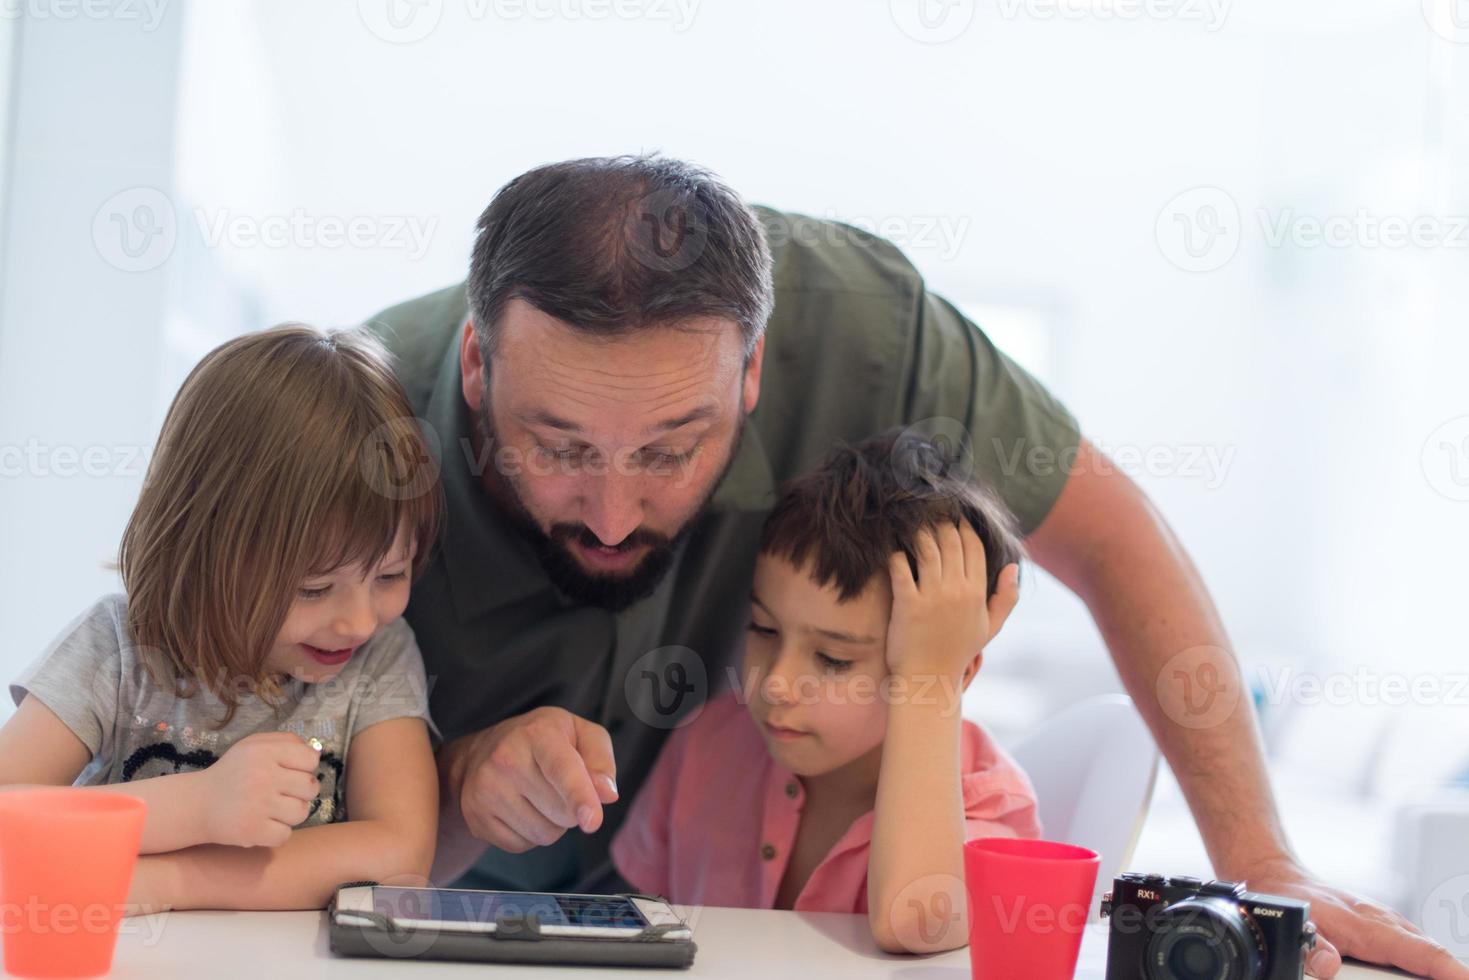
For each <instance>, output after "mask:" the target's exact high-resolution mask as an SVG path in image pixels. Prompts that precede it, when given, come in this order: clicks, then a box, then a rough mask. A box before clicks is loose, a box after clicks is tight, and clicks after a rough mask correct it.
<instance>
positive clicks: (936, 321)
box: [905, 290, 1081, 535]
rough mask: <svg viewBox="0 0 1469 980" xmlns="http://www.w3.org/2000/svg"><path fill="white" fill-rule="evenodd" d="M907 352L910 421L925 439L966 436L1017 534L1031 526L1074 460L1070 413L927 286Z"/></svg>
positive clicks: (1076, 438) (1076, 433)
mask: <svg viewBox="0 0 1469 980" xmlns="http://www.w3.org/2000/svg"><path fill="white" fill-rule="evenodd" d="M912 356H913V378H914V381H913V384H912V387H911V389H910V400H909V402H908V404H907V406H906V408H905V414H906V415H907V421H908V423H909V424H915V423H927V425H928V426H931V427H932V429H933V431H932V432H928V431H926V430H925V427H924V426H920V427H919V430H918V431H922V432H923V434H925V435H928V436H930V437H931V438H941V437H948V438H949V439H963V438H965V437H966V436H967V438H968V440H969V445H970V448H971V451H972V454H973V462H974V473H975V475H976V476H978V477H980V478H982V479H983V480H984V481H986V482H987V483H988V484H989V485H990V486H992V487H993V488H994V489H995V491H996V492H997V493H998V494H999V496H1000V497H1001V499H1003V500H1004V502H1005V504H1006V506H1008V507H1009V508H1010V510H1011V512H1012V513H1014V514H1015V518H1016V521H1017V522H1018V524H1019V529H1020V532H1021V534H1022V535H1028V534H1029V533H1030V532H1031V531H1034V530H1035V529H1036V527H1038V526H1039V525H1040V523H1041V521H1043V520H1045V517H1046V514H1047V513H1049V512H1050V509H1051V506H1052V505H1053V504H1054V503H1055V502H1056V498H1057V497H1059V496H1060V494H1061V488H1062V487H1063V486H1064V485H1065V483H1066V478H1067V475H1068V474H1069V472H1070V470H1071V469H1072V468H1073V467H1074V465H1075V457H1076V450H1077V446H1078V445H1079V444H1080V440H1081V434H1080V430H1079V429H1078V427H1077V423H1076V419H1075V418H1074V417H1073V416H1072V415H1071V413H1070V412H1069V411H1067V409H1066V407H1065V406H1064V405H1063V404H1061V402H1060V401H1058V400H1057V399H1056V398H1055V396H1053V395H1052V394H1051V393H1050V392H1049V391H1048V390H1046V387H1045V386H1044V385H1042V384H1041V383H1040V382H1039V381H1037V380H1036V379H1035V378H1034V377H1033V376H1031V375H1030V373H1029V372H1027V371H1026V370H1025V369H1024V368H1022V367H1021V366H1020V365H1019V364H1016V363H1015V361H1013V360H1012V359H1011V358H1010V357H1009V356H1008V355H1006V354H1005V353H1004V351H1002V350H1000V349H999V348H998V347H996V346H995V345H994V343H993V342H991V340H990V339H989V337H988V336H986V335H985V333H984V331H983V330H981V329H980V328H979V327H978V326H977V325H976V324H975V323H974V322H973V321H971V320H969V319H968V318H967V317H965V316H964V315H963V314H962V313H960V312H959V311H958V310H957V309H955V308H954V306H953V305H952V304H950V303H949V302H948V301H946V300H944V299H943V298H942V297H940V296H937V295H935V294H933V293H931V292H928V291H927V290H924V292H923V294H922V296H921V298H920V301H919V304H918V325H917V330H916V334H915V349H914V351H913V355H912ZM955 423H957V424H955ZM961 426H962V430H961V428H960V427H961ZM948 430H952V431H948Z"/></svg>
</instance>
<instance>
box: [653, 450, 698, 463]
mask: <svg viewBox="0 0 1469 980" xmlns="http://www.w3.org/2000/svg"><path fill="white" fill-rule="evenodd" d="M697 451H698V447H695V448H693V449H690V450H689V451H688V452H684V453H676V452H674V451H673V450H671V449H644V450H643V457H644V458H645V459H647V460H648V461H650V462H652V463H656V464H659V465H662V466H682V465H683V464H684V463H687V462H688V461H689V460H691V459H693V458H694V453H695V452H697Z"/></svg>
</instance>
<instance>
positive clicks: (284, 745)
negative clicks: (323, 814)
mask: <svg viewBox="0 0 1469 980" xmlns="http://www.w3.org/2000/svg"><path fill="white" fill-rule="evenodd" d="M320 756H321V753H320V752H319V751H318V750H316V749H314V748H312V747H311V745H309V744H307V742H306V741H305V740H304V739H302V738H301V737H300V736H299V735H296V734H293V733H291V732H259V733H257V734H255V735H249V736H247V737H245V738H242V739H240V740H239V741H238V742H236V743H235V744H234V745H232V746H230V747H229V749H228V750H226V752H225V754H224V755H222V756H221V757H220V759H219V761H218V762H216V763H214V765H212V766H210V767H209V768H208V769H205V770H204V771H203V772H201V773H198V774H197V775H198V776H200V777H202V781H201V783H200V786H201V788H202V790H203V793H202V803H201V810H202V814H203V820H204V826H205V829H206V832H207V834H208V837H209V840H210V841H212V842H213V843H216V844H233V845H235V846H237V847H257V846H264V847H277V846H279V845H281V844H284V843H285V842H286V841H288V840H290V837H291V830H292V828H294V827H295V826H296V825H297V824H298V823H300V822H301V821H303V820H305V819H306V817H307V815H308V814H309V813H310V812H311V801H312V800H314V799H316V797H317V794H319V793H320V792H321V785H320V783H318V782H317V779H316V764H317V762H318V760H319V759H320Z"/></svg>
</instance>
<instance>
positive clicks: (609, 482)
mask: <svg viewBox="0 0 1469 980" xmlns="http://www.w3.org/2000/svg"><path fill="white" fill-rule="evenodd" d="M582 523H583V524H585V525H586V526H587V527H588V528H590V529H591V531H592V533H593V534H595V535H596V536H597V540H599V541H601V542H602V543H603V544H605V545H607V546H609V547H611V546H614V545H618V544H621V543H622V542H623V541H624V540H625V539H626V538H627V536H628V535H629V534H631V533H633V532H634V531H636V530H637V529H638V527H639V525H641V524H642V523H643V502H642V492H641V490H640V489H639V487H638V480H636V479H635V478H633V477H629V476H623V475H620V474H617V473H610V474H608V475H606V476H603V477H602V478H601V479H599V480H598V481H597V482H596V484H595V485H594V486H593V487H592V488H591V490H590V492H589V493H588V494H587V498H586V501H585V504H584V510H583V514H582Z"/></svg>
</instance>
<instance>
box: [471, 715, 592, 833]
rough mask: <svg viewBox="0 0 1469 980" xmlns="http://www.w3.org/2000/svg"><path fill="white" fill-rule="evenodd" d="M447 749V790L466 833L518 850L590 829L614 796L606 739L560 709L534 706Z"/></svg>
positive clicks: (590, 723)
mask: <svg viewBox="0 0 1469 980" xmlns="http://www.w3.org/2000/svg"><path fill="white" fill-rule="evenodd" d="M448 748H450V749H452V753H451V756H450V758H449V760H448V770H447V772H446V777H447V779H446V782H447V783H448V786H447V789H448V790H449V791H450V792H452V793H453V794H454V796H455V798H457V799H458V800H459V810H460V813H461V814H462V815H463V817H464V823H465V825H466V826H467V827H468V828H469V832H470V833H471V834H473V835H474V836H475V837H477V838H479V839H480V840H482V841H484V842H486V843H487V844H490V845H492V846H494V847H498V848H500V849H501V850H502V851H509V852H511V853H513V854H519V853H521V852H523V851H528V850H530V849H531V848H533V847H545V846H546V845H547V844H553V843H555V842H556V841H557V840H559V839H560V838H561V835H562V834H564V833H566V832H567V831H568V830H570V829H571V828H573V827H580V828H581V829H582V830H583V831H584V832H586V833H593V832H594V831H596V830H597V828H599V827H601V826H602V807H603V806H604V805H605V804H608V803H614V802H616V800H617V764H616V762H614V761H613V758H612V738H611V736H609V735H608V734H607V730H606V729H605V728H603V727H602V726H601V725H598V724H595V723H593V722H590V721H587V720H586V719H585V718H579V717H577V716H576V715H574V714H572V713H571V712H569V711H567V710H565V709H564V708H537V709H535V710H534V711H529V712H527V713H525V714H523V715H517V716H516V717H514V718H507V719H506V720H504V721H502V722H500V723H499V724H498V725H494V726H492V727H490V728H486V729H484V730H483V731H480V732H476V733H474V734H473V735H466V736H464V737H463V738H462V739H459V740H457V742H456V743H454V744H452V745H451V746H448Z"/></svg>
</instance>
